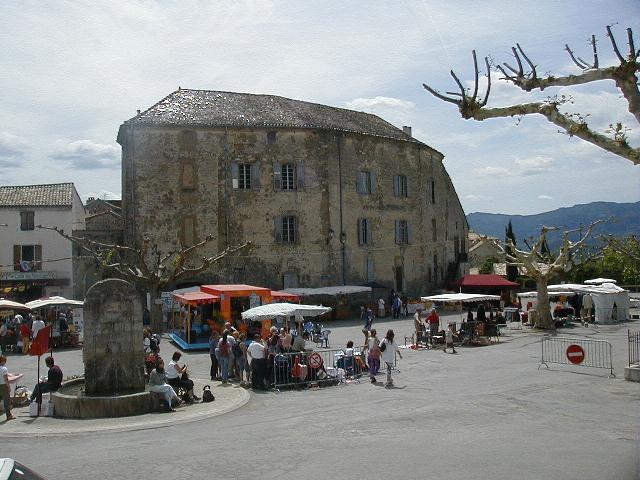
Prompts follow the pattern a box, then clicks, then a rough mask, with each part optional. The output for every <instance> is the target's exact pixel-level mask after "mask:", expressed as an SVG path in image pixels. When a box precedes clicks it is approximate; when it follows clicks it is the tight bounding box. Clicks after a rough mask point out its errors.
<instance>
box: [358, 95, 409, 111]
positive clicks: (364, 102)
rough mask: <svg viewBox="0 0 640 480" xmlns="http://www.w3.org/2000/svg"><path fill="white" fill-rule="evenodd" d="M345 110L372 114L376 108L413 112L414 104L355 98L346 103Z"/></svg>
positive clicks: (393, 100) (391, 99)
mask: <svg viewBox="0 0 640 480" xmlns="http://www.w3.org/2000/svg"><path fill="white" fill-rule="evenodd" d="M346 105H347V108H350V109H352V110H361V111H363V112H370V113H373V112H374V111H375V110H376V108H395V109H399V110H413V109H414V108H415V106H416V104H415V103H413V102H409V101H407V100H401V99H399V98H392V97H375V98H355V99H353V100H351V101H350V102H347V104H346Z"/></svg>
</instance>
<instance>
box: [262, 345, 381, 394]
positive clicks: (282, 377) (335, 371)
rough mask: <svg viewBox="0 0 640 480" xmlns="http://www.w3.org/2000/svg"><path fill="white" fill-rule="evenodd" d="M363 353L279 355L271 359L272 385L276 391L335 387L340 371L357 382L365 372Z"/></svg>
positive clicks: (356, 348)
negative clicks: (292, 388)
mask: <svg viewBox="0 0 640 480" xmlns="http://www.w3.org/2000/svg"><path fill="white" fill-rule="evenodd" d="M362 351H363V348H362V347H354V356H353V357H347V356H345V355H344V349H331V350H329V349H326V350H314V351H312V352H289V353H280V354H278V355H276V356H275V357H274V358H273V370H272V372H273V374H272V378H271V384H272V385H273V387H274V388H275V389H276V390H280V389H282V388H291V387H297V386H300V387H304V386H308V385H310V384H318V385H331V384H337V383H339V382H340V381H341V380H342V378H340V375H339V369H342V370H343V372H344V373H342V372H340V373H342V375H344V376H345V377H347V378H355V379H358V378H360V377H361V376H362V375H363V374H366V373H367V372H368V369H367V364H366V359H365V358H364V355H363V353H362Z"/></svg>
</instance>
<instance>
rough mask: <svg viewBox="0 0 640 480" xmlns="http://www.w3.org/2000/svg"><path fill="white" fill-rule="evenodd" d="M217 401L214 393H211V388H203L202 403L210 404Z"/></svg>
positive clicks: (208, 386) (206, 386)
mask: <svg viewBox="0 0 640 480" xmlns="http://www.w3.org/2000/svg"><path fill="white" fill-rule="evenodd" d="M215 399H216V397H214V396H213V393H211V386H210V385H205V386H204V387H203V388H202V401H203V402H204V403H209V402H213V401H214V400H215Z"/></svg>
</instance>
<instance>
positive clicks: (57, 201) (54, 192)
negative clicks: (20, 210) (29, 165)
mask: <svg viewBox="0 0 640 480" xmlns="http://www.w3.org/2000/svg"><path fill="white" fill-rule="evenodd" d="M73 190H74V187H73V183H53V184H49V185H17V186H8V187H0V207H71V206H72V204H73Z"/></svg>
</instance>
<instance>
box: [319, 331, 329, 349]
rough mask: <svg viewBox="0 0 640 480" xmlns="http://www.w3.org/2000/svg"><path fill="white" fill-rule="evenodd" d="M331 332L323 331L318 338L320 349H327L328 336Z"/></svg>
mask: <svg viewBox="0 0 640 480" xmlns="http://www.w3.org/2000/svg"><path fill="white" fill-rule="evenodd" d="M330 333H331V330H323V331H322V333H321V335H322V336H321V338H320V348H323V347H324V348H329V334H330Z"/></svg>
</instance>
